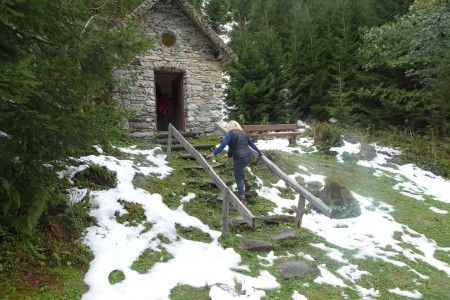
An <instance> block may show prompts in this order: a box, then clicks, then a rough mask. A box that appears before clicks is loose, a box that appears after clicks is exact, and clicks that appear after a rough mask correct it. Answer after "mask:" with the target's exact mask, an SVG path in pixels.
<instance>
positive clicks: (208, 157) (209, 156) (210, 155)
mask: <svg viewBox="0 0 450 300" xmlns="http://www.w3.org/2000/svg"><path fill="white" fill-rule="evenodd" d="M213 157H214V154H208V155H206V159H211V158H213Z"/></svg>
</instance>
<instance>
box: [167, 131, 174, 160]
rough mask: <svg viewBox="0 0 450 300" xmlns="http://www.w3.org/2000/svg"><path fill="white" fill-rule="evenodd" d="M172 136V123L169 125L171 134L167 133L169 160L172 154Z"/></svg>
mask: <svg viewBox="0 0 450 300" xmlns="http://www.w3.org/2000/svg"><path fill="white" fill-rule="evenodd" d="M172 135H173V126H172V124H171V123H169V132H168V133H167V158H169V157H170V155H171V153H172Z"/></svg>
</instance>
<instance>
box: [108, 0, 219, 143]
mask: <svg viewBox="0 0 450 300" xmlns="http://www.w3.org/2000/svg"><path fill="white" fill-rule="evenodd" d="M139 21H140V22H141V24H142V25H141V27H142V34H143V35H144V37H146V38H153V39H154V41H155V44H154V45H153V47H152V48H151V49H149V50H148V51H146V53H144V54H142V55H140V56H138V57H136V59H135V61H134V62H133V63H132V64H131V65H129V66H128V68H127V69H126V70H117V71H116V72H115V75H116V77H117V78H119V79H120V85H119V88H118V91H120V93H117V94H116V97H118V96H120V97H121V99H122V103H123V105H124V106H125V108H126V109H128V110H131V111H133V112H135V117H133V118H130V119H129V120H127V122H126V124H125V127H127V128H128V129H130V130H131V132H132V134H133V135H134V136H135V137H138V138H150V137H152V136H154V134H155V133H156V129H157V126H156V102H155V90H154V89H155V83H154V79H155V71H168V72H179V73H182V74H183V87H182V88H183V93H184V96H183V97H184V119H185V131H186V132H191V133H196V134H208V133H211V132H214V131H215V129H214V123H215V122H218V121H220V120H222V118H223V96H224V94H223V88H222V69H221V66H220V64H219V63H218V62H217V61H216V59H215V55H214V47H213V45H212V43H211V40H210V39H208V37H207V36H206V35H205V34H204V33H203V32H202V31H201V30H200V29H199V28H197V27H196V26H195V24H194V22H193V21H192V19H191V18H189V17H188V16H187V15H185V14H184V13H183V11H182V10H181V9H180V8H179V7H178V6H177V5H174V4H170V1H169V2H167V3H166V2H164V1H161V2H159V3H158V4H156V5H155V6H154V7H153V8H151V9H150V10H149V11H147V12H146V13H145V14H143V16H142V17H141V18H140V20H139ZM166 32H169V33H171V34H173V35H174V36H175V37H176V43H175V45H174V46H173V47H170V48H168V47H166V46H164V45H163V44H162V43H161V40H160V37H161V34H163V33H166Z"/></svg>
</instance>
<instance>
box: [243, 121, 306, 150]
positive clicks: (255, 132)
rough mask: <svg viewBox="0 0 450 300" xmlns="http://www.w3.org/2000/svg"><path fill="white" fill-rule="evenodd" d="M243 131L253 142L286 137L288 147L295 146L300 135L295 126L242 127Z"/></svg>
mask: <svg viewBox="0 0 450 300" xmlns="http://www.w3.org/2000/svg"><path fill="white" fill-rule="evenodd" d="M242 129H244V131H245V132H246V133H247V134H248V135H249V136H250V137H251V138H252V139H253V140H254V141H257V140H258V139H259V138H261V137H284V136H286V137H288V140H289V145H290V146H292V145H297V136H298V135H300V134H302V133H301V132H299V131H298V129H299V127H298V125H297V124H272V125H244V126H243V128H242Z"/></svg>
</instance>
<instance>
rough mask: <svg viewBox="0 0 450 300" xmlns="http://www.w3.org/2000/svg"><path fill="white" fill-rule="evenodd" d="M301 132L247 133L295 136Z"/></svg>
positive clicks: (255, 135)
mask: <svg viewBox="0 0 450 300" xmlns="http://www.w3.org/2000/svg"><path fill="white" fill-rule="evenodd" d="M301 134H302V133H301V132H266V133H248V135H249V136H250V137H257V138H258V137H265V136H297V135H301Z"/></svg>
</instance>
